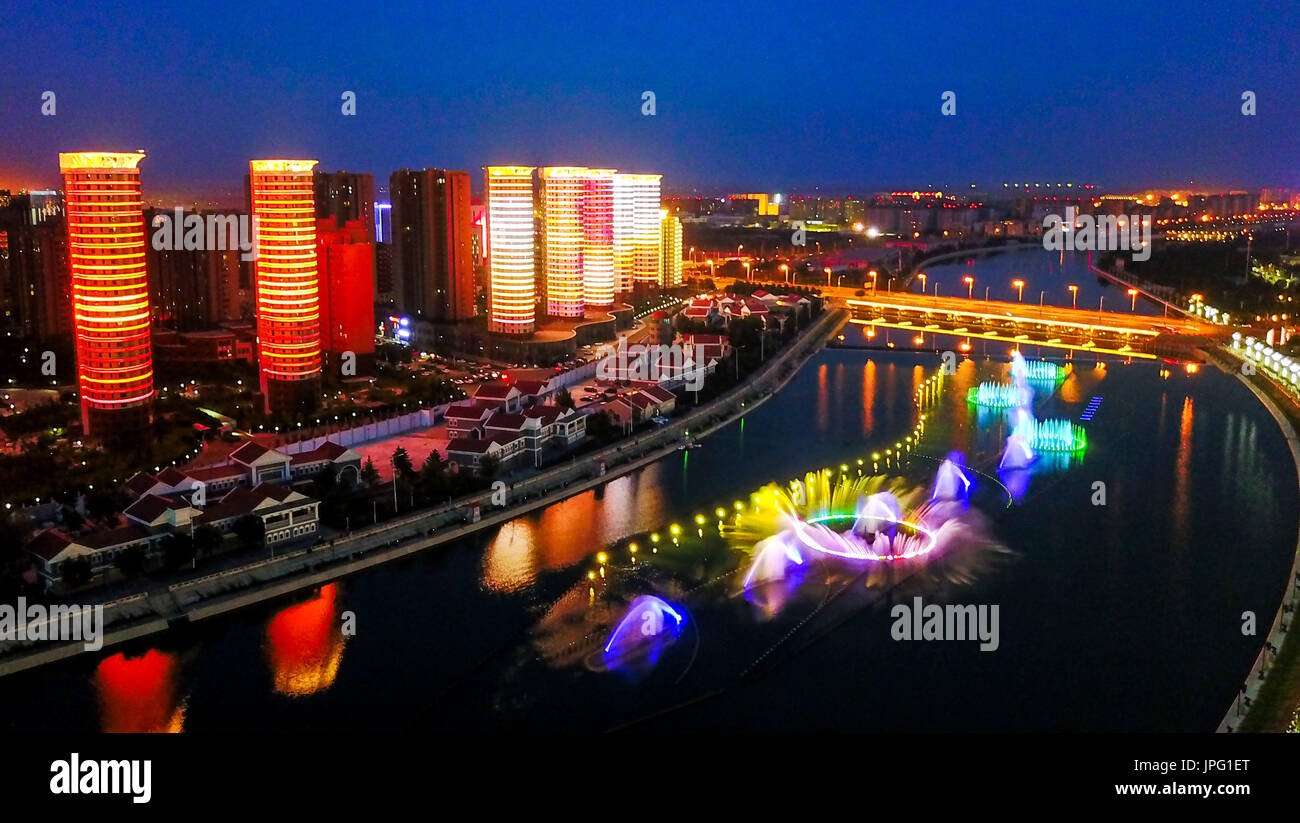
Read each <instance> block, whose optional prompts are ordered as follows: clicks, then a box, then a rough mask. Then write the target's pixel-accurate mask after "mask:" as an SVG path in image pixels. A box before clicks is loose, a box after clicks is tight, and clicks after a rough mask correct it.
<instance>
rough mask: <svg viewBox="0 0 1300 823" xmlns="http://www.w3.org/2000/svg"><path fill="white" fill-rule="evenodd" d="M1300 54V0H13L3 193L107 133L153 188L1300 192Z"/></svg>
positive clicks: (7, 37) (101, 144) (41, 180)
mask: <svg viewBox="0 0 1300 823" xmlns="http://www.w3.org/2000/svg"><path fill="white" fill-rule="evenodd" d="M909 7H911V8H912V9H914V10H909ZM1298 50H1300V4H1297V3H1294V2H1285V1H1283V2H1276V3H1266V2H1256V3H1200V2H1194V3H1182V4H1166V3H1123V4H1120V3H1106V2H1082V3H1026V4H1023V5H1022V6H1019V7H1017V4H1014V3H1007V2H1001V3H996V4H994V3H984V2H952V3H943V2H926V3H916V4H910V3H899V2H889V3H877V2H847V3H838V2H818V3H785V2H767V0H751V2H746V3H739V2H737V3H714V2H708V1H707V0H692V2H681V3H669V4H660V3H654V2H643V3H623V2H597V3H581V4H561V3H554V2H538V1H536V0H534V2H524V3H511V4H502V5H497V6H493V5H492V4H478V3H474V2H464V0H462V2H458V3H455V4H446V5H443V4H439V3H435V2H387V1H385V2H356V0H353V2H347V3H337V2H329V1H328V0H318V1H317V2H312V3H305V4H289V3H275V2H268V1H267V0H257V2H252V0H222V2H217V3H202V4H200V3H187V2H166V3H154V2H143V3H142V2H134V3H119V2H112V0H97V2H87V0H68V1H67V2H50V0H39V1H38V2H27V0H6V2H5V9H4V14H3V19H0V53H2V54H3V55H4V69H3V71H0V114H2V117H0V188H2V187H4V186H6V185H11V186H12V185H36V184H47V185H48V184H56V183H57V180H58V178H57V173H58V168H57V158H56V153H57V152H58V151H60V150H65V151H66V150H73V149H87V148H96V149H97V148H117V149H131V148H143V149H145V150H146V151H147V152H148V153H149V158H148V159H147V160H146V161H145V163H144V164H143V165H142V169H143V170H144V177H145V185H146V190H149V189H154V190H163V189H167V190H172V189H180V188H187V187H188V188H194V189H196V190H198V189H212V188H223V189H227V190H232V191H234V190H238V189H239V188H240V187H241V186H242V177H243V174H244V173H245V172H246V171H247V168H248V166H247V160H248V158H250V157H267V156H307V157H314V158H318V159H319V160H321V164H322V167H324V168H328V169H340V168H346V169H350V170H358V171H370V172H373V173H374V174H375V176H376V179H377V181H379V180H382V181H386V180H387V176H388V173H389V172H390V171H391V170H393V169H394V168H398V167H401V166H411V167H424V166H445V167H451V168H464V169H469V170H471V171H473V172H474V178H473V179H474V181H475V186H476V187H477V186H478V185H479V184H480V182H481V174H480V173H479V172H478V171H477V169H478V168H479V167H480V166H483V165H485V164H490V163H507V162H518V163H526V164H536V165H545V164H578V165H590V166H610V167H617V168H621V169H626V170H645V171H661V172H663V173H664V175H665V179H664V183H665V187H666V188H669V189H681V188H688V187H693V186H696V187H700V188H703V189H708V190H712V189H715V188H717V189H729V188H744V189H748V190H767V191H789V190H792V189H810V188H811V187H813V186H819V185H820V186H822V187H825V188H828V189H829V190H832V191H837V192H842V191H849V190H855V191H861V190H864V189H866V188H870V187H886V186H888V187H893V186H907V187H917V186H926V185H931V184H933V185H946V186H957V185H961V186H965V185H968V184H969V183H972V182H974V183H979V184H980V185H981V186H982V187H983V186H993V185H998V184H999V183H1000V182H1001V181H1003V180H1018V181H1022V182H1023V181H1025V180H1031V181H1038V180H1060V181H1073V182H1082V181H1085V180H1087V181H1091V182H1096V183H1099V184H1102V185H1105V186H1114V187H1128V186H1139V185H1187V184H1188V182H1189V181H1198V182H1203V183H1205V184H1206V185H1211V186H1213V185H1234V186H1235V185H1241V186H1262V185H1291V186H1298V185H1300V166H1298V165H1297V163H1298V161H1300V54H1298V53H1297V51H1298ZM47 89H50V90H53V91H55V92H56V93H57V95H58V113H57V115H56V116H54V117H42V116H41V115H40V97H41V92H42V91H44V90H47ZM345 89H351V90H353V91H355V92H356V93H357V95H358V114H357V116H355V117H343V116H342V115H341V114H340V111H339V106H340V101H339V96H340V94H341V93H342V92H343V90H345ZM647 89H649V90H653V91H654V92H655V93H656V95H657V98H658V114H657V116H655V117H643V116H642V115H641V113H640V108H641V99H640V95H641V92H642V91H643V90H647ZM949 89H951V90H953V91H955V92H956V93H957V112H958V113H957V116H956V117H952V118H949V117H942V116H940V114H939V107H940V94H941V93H942V92H943V91H944V90H949ZM1245 89H1250V90H1253V91H1254V92H1256V94H1257V95H1258V109H1259V114H1258V116H1256V117H1243V116H1242V115H1241V114H1240V106H1241V102H1240V96H1241V92H1242V91H1243V90H1245ZM998 187H999V188H1000V185H998Z"/></svg>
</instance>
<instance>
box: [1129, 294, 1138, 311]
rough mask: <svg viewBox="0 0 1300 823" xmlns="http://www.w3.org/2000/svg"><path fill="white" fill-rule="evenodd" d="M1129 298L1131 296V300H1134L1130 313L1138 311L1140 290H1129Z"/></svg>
mask: <svg viewBox="0 0 1300 823" xmlns="http://www.w3.org/2000/svg"><path fill="white" fill-rule="evenodd" d="M1128 296H1129V298H1130V299H1131V300H1132V304H1131V305H1130V306H1129V308H1128V310H1129V311H1137V307H1138V290H1137V289H1129V290H1128Z"/></svg>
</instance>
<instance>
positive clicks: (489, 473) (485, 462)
mask: <svg viewBox="0 0 1300 823" xmlns="http://www.w3.org/2000/svg"><path fill="white" fill-rule="evenodd" d="M499 471H501V461H500V460H498V459H496V458H495V457H493V456H492V455H490V454H485V455H483V459H482V460H480V461H479V463H478V476H479V477H481V478H483V479H484V480H491V479H492V478H494V477H496V476H497V472H499Z"/></svg>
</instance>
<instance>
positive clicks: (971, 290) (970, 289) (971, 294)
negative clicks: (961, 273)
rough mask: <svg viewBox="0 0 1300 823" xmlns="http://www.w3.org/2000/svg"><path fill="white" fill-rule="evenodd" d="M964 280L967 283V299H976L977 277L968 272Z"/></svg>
mask: <svg viewBox="0 0 1300 823" xmlns="http://www.w3.org/2000/svg"><path fill="white" fill-rule="evenodd" d="M962 282H963V283H965V284H966V299H967V300H974V299H975V278H974V277H971V276H970V275H969V274H968V275H966V276H965V277H963V278H962Z"/></svg>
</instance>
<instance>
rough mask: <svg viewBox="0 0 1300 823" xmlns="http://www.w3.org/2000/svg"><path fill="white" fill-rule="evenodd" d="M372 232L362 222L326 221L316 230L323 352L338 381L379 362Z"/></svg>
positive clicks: (359, 372)
mask: <svg viewBox="0 0 1300 823" xmlns="http://www.w3.org/2000/svg"><path fill="white" fill-rule="evenodd" d="M368 234H369V232H368V231H367V224H366V223H364V222H363V221H361V220H350V221H348V222H346V223H344V224H343V227H342V228H335V226H334V222H333V221H332V220H328V219H326V220H321V221H320V222H319V223H318V224H317V226H316V243H317V260H318V261H319V263H320V314H321V326H320V329H321V349H322V351H323V355H324V360H325V364H326V366H327V367H328V368H329V371H330V374H332V375H334V376H335V377H339V378H348V377H355V376H358V375H364V374H369V373H370V372H371V370H372V369H371V367H372V365H373V363H374V359H375V322H374V305H375V267H374V261H375V255H374V248H373V244H371V243H370V241H369V240H367V239H366V238H367V236H368ZM349 352H350V353H351V354H352V355H354V357H353V358H352V359H349V358H347V357H346V354H347V353H349Z"/></svg>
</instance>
